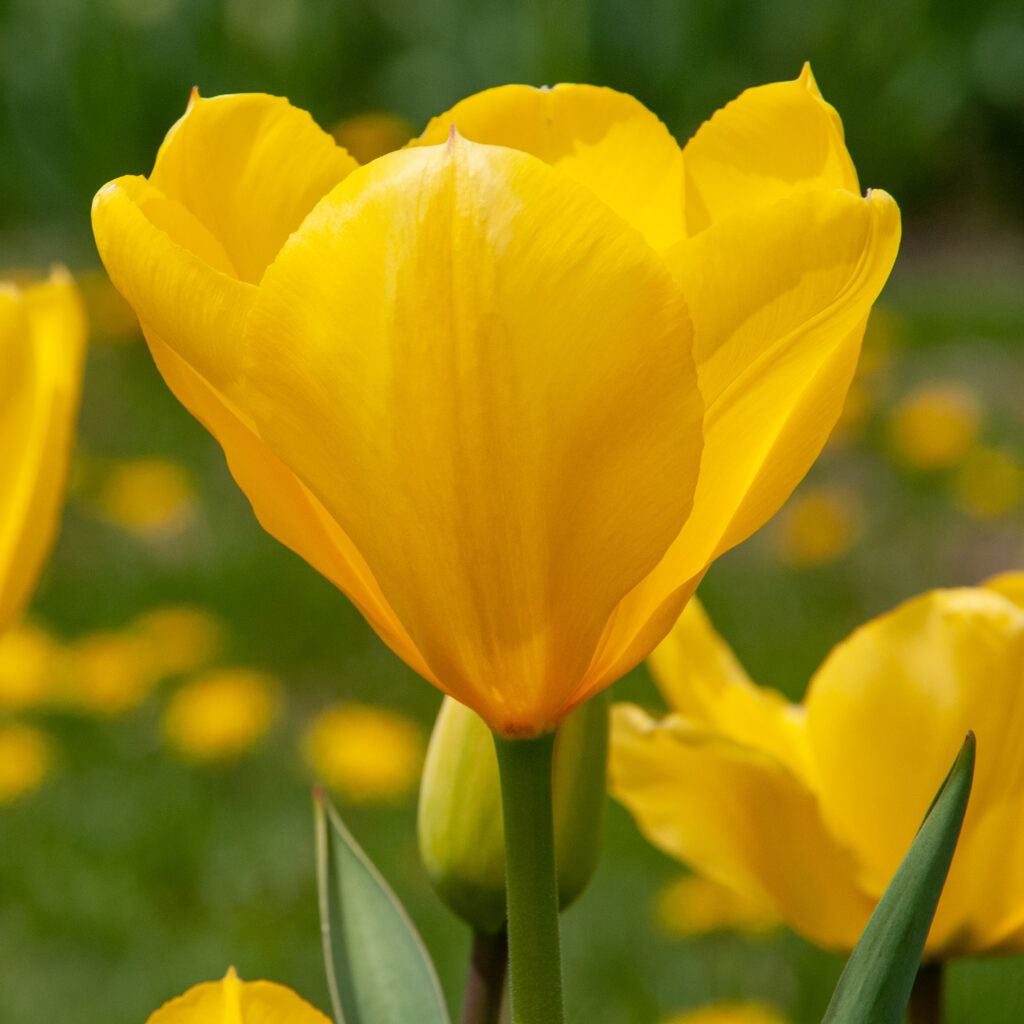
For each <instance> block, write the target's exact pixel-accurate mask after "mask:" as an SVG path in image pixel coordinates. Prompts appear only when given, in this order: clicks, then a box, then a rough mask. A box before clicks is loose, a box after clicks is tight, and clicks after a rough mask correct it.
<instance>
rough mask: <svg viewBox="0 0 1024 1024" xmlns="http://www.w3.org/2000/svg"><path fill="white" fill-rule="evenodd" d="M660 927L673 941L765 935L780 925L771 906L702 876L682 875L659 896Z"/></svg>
mask: <svg viewBox="0 0 1024 1024" xmlns="http://www.w3.org/2000/svg"><path fill="white" fill-rule="evenodd" d="M656 913H657V922H658V927H659V928H660V929H661V931H663V932H664V933H665V934H666V935H668V936H670V937H671V938H674V939H684V938H690V937H692V936H695V935H708V934H710V933H712V932H723V931H735V932H745V933H747V934H755V935H759V934H764V933H766V932H771V931H774V930H775V929H776V928H778V926H779V925H780V924H781V919H780V918H779V915H778V912H777V911H776V910H774V909H773V907H772V906H771V904H769V903H766V902H765V901H763V900H759V899H757V898H756V897H752V896H749V895H746V894H744V893H739V892H737V891H736V890H735V889H731V888H729V887H727V886H724V885H720V884H719V883H718V882H715V881H712V880H711V879H710V878H705V877H704V876H703V875H680V876H679V878H677V879H676V880H675V881H673V882H670V883H669V884H668V885H666V886H664V888H662V889H661V891H660V892H659V893H658V897H657V903H656Z"/></svg>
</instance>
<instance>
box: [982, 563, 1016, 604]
mask: <svg viewBox="0 0 1024 1024" xmlns="http://www.w3.org/2000/svg"><path fill="white" fill-rule="evenodd" d="M982 586H983V587H984V588H985V589H986V590H994V591H995V592H996V593H997V594H1002V595H1003V597H1005V598H1008V599H1009V600H1010V601H1012V602H1013V603H1014V604H1015V605H1017V606H1018V607H1019V608H1024V572H1003V573H1000V574H999V575H998V576H992V577H990V578H989V579H987V580H985V582H984V583H982Z"/></svg>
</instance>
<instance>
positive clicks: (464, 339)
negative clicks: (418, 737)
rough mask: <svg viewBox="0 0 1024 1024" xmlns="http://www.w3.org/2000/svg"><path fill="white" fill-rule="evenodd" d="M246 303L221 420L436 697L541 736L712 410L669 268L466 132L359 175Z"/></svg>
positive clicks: (623, 231) (676, 506) (655, 548)
mask: <svg viewBox="0 0 1024 1024" xmlns="http://www.w3.org/2000/svg"><path fill="white" fill-rule="evenodd" d="M382 269H383V270H384V271H386V272H382ZM260 293H261V294H260V301H259V303H258V306H257V308H256V309H255V310H254V314H253V316H252V319H251V322H250V343H251V351H250V355H249V361H248V365H247V368H246V373H245V378H244V380H242V381H239V383H238V385H237V387H236V388H235V389H234V390H233V391H232V396H233V399H234V400H235V402H236V404H237V405H239V406H243V407H245V408H246V409H247V410H249V411H251V413H252V415H253V419H254V421H255V422H256V423H257V424H258V428H259V430H260V433H261V435H262V436H263V437H264V438H265V439H266V441H267V443H268V444H269V445H270V447H271V448H272V449H273V450H274V451H275V452H277V453H278V454H279V455H281V457H282V458H283V459H284V460H285V461H286V462H287V463H288V465H289V466H290V467H292V468H293V469H294V470H295V471H296V473H297V475H299V476H300V477H301V478H302V479H303V480H304V482H305V483H306V484H307V486H309V488H310V489H311V490H312V491H313V492H314V493H315V494H316V495H317V496H318V498H319V499H320V500H321V501H322V502H323V504H324V506H325V508H327V509H328V510H329V512H330V514H331V516H332V517H333V518H334V520H335V521H336V522H337V523H338V524H339V525H340V526H341V528H342V529H343V530H344V531H345V533H346V534H347V535H348V536H349V537H351V538H352V540H353V542H354V543H355V545H356V547H357V548H358V550H359V551H360V552H361V553H362V555H363V557H364V558H365V559H366V563H367V565H368V566H369V567H370V569H371V570H372V572H373V575H374V576H375V578H376V579H377V581H378V583H379V584H380V587H381V590H382V592H383V593H384V595H385V596H386V598H387V600H388V602H389V604H390V605H391V607H392V608H394V610H395V612H396V614H397V615H398V617H399V619H400V621H401V622H402V623H403V624H404V625H405V627H406V629H407V630H408V632H409V635H410V636H411V638H412V639H413V641H414V642H415V644H416V646H417V648H418V649H419V651H420V652H421V653H422V655H423V657H424V660H425V661H426V662H427V664H428V665H429V666H430V668H431V670H432V671H433V673H434V675H435V676H436V678H437V679H439V680H440V681H441V683H442V685H443V686H444V687H445V688H446V689H447V690H449V692H451V693H452V694H454V695H455V696H457V697H458V698H459V699H460V700H462V701H463V702H464V703H467V704H469V705H470V706H471V707H473V708H474V709H475V710H477V711H478V712H479V713H480V714H481V715H482V716H483V717H484V718H485V720H487V721H488V723H489V724H490V725H491V726H492V727H493V728H496V729H498V730H499V731H502V732H504V733H506V734H509V735H511V734H514V733H517V732H526V733H533V732H537V731H543V730H545V729H549V728H553V727H554V725H555V724H556V723H557V721H558V720H559V719H560V718H561V717H562V716H563V715H564V713H565V712H566V711H567V710H568V708H567V706H566V705H567V701H568V699H569V697H570V695H571V693H572V690H573V688H574V687H575V685H576V683H577V681H578V680H579V679H580V678H581V677H582V676H583V673H584V670H585V668H586V664H587V662H588V660H589V658H590V653H591V652H592V651H593V649H594V647H595V646H596V643H597V638H598V636H599V635H600V632H601V630H602V628H603V625H604V622H605V620H606V618H607V616H608V614H609V613H610V611H611V608H612V606H613V605H614V603H615V601H616V600H617V599H618V597H619V595H620V594H622V593H623V592H624V591H626V590H628V589H629V588H630V587H631V586H632V585H633V584H634V583H636V582H637V581H638V580H639V579H640V578H641V577H642V576H643V574H644V573H645V572H647V571H648V570H649V569H650V568H651V567H652V566H653V564H654V563H655V562H656V560H657V559H658V557H660V555H661V553H662V552H663V550H664V548H665V546H666V545H667V543H668V541H669V540H670V539H671V538H672V536H674V535H675V534H676V533H677V532H678V530H679V527H680V525H681V522H682V519H683V517H685V515H686V512H687V509H688V507H689V501H690V495H691V493H692V487H693V479H694V476H695V473H696V468H697V463H698V459H699V455H700V429H699V418H700V413H701V405H700V397H699V394H698V393H697V389H696V386H695V380H694V374H693V368H692V364H691V363H690V360H689V345H688V339H689V325H688V321H687V318H686V313H685V309H684V308H683V306H682V303H681V301H680V298H679V296H678V292H677V291H676V290H675V289H674V288H673V287H672V283H671V280H670V279H669V277H668V276H667V275H666V274H665V271H664V269H663V267H662V265H661V264H660V262H659V261H658V260H657V259H656V258H655V257H654V254H653V253H652V252H651V250H650V249H649V248H648V247H647V246H646V245H645V244H644V243H643V242H642V240H641V239H640V238H639V236H636V235H634V233H633V232H631V231H630V230H629V228H628V227H627V226H626V225H625V224H623V223H622V222H621V221H619V220H617V219H616V218H614V217H613V215H611V214H610V213H609V212H608V211H607V208H606V207H604V206H603V205H602V204H600V203H598V202H597V201H595V200H594V199H593V198H592V197H591V196H590V195H589V194H588V193H587V192H586V191H585V190H583V189H580V188H579V187H577V186H575V185H573V183H572V182H570V181H569V180H568V179H567V178H566V177H564V176H563V175H561V174H558V173H557V172H555V171H553V170H551V169H550V168H549V167H547V166H546V165H545V164H543V163H542V162H540V161H539V160H535V159H533V158H532V157H529V156H527V155H525V154H520V153H514V152H512V151H511V150H504V149H499V148H496V147H490V146H478V145H475V144H473V143H471V142H467V141H464V140H460V139H457V138H456V139H453V141H452V142H451V143H450V144H446V145H445V146H440V147H433V148H421V149H411V150H405V151H403V152H401V153H397V154H392V155H390V156H387V157H382V158H381V159H380V160H377V161H374V163H373V164H370V165H368V166H367V167H365V168H362V169H361V170H359V171H357V172H356V173H355V174H353V175H352V176H351V177H349V178H348V179H347V180H346V181H345V182H344V183H342V185H341V186H339V188H338V189H337V190H335V192H334V193H332V194H331V196H330V197H329V198H328V200H327V201H325V202H324V203H322V204H321V205H320V206H319V207H318V208H317V210H316V211H315V213H314V214H313V215H311V216H310V217H309V218H308V219H307V220H306V222H305V224H304V226H303V229H302V231H301V232H300V233H299V234H297V235H296V236H295V237H294V238H293V240H292V242H291V243H290V244H289V245H288V246H287V247H286V248H285V250H284V251H283V252H282V254H281V255H280V256H279V257H278V260H277V261H276V263H275V264H274V265H273V266H272V267H271V268H270V270H268V272H267V275H266V277H265V279H264V282H263V285H262V287H261V289H260ZM639 339H642V342H643V358H642V359H640V358H637V352H636V348H635V346H634V344H633V342H634V341H637V340H639ZM627 341H629V343H625V342H627ZM610 382H614V392H613V393H610V392H609V383H610ZM613 397H614V400H612V398H613ZM356 398H358V400H355V399H356ZM339 466H343V467H345V468H344V472H343V473H341V474H339V472H338V467H339ZM641 509H642V512H640V511H639V510H641Z"/></svg>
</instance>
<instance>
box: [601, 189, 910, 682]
mask: <svg viewBox="0 0 1024 1024" xmlns="http://www.w3.org/2000/svg"><path fill="white" fill-rule="evenodd" d="M899 233H900V228H899V211H898V209H897V208H896V204H895V203H894V202H893V201H892V199H891V198H890V197H889V196H888V195H886V194H885V193H884V192H873V193H871V195H870V196H869V197H868V198H867V199H859V198H858V197H856V196H853V195H851V194H850V193H848V192H843V191H831V192H812V193H806V194H798V195H794V196H792V197H790V198H787V199H784V200H782V201H780V202H777V203H774V204H773V205H771V206H769V207H767V208H765V209H758V210H753V211H747V212H744V213H739V214H737V215H736V216H732V217H728V218H726V219H725V220H723V221H722V222H721V223H718V224H715V225H713V226H712V227H710V228H709V229H708V230H707V231H704V232H702V233H701V234H700V235H698V236H697V237H696V238H693V239H689V240H687V241H685V242H683V243H681V244H680V245H678V246H676V247H675V248H674V249H673V250H672V251H671V252H670V253H668V259H669V261H670V262H671V263H672V264H673V265H674V268H675V270H676V273H677V275H678V278H679V280H680V282H681V287H682V290H683V294H684V295H686V298H687V304H688V308H689V309H690V315H691V319H692V320H693V324H694V354H695V358H696V360H697V373H698V378H699V380H700V387H701V393H702V395H703V397H704V401H705V404H706V413H705V417H704V452H703V455H702V460H701V469H700V477H699V479H698V482H697V493H696V495H695V496H694V505H693V512H692V514H691V515H690V518H689V519H688V520H687V522H686V524H685V525H684V527H683V529H682V530H681V531H680V533H679V536H678V537H677V538H676V540H675V542H674V543H673V544H672V546H671V547H670V548H669V550H668V552H667V553H666V554H665V557H664V558H663V559H662V560H661V562H660V563H659V565H658V566H657V568H656V569H655V570H654V571H653V572H651V573H650V574H649V575H648V576H647V577H646V578H645V579H644V580H643V581H642V582H641V583H640V584H639V585H638V586H637V587H636V588H635V589H634V590H633V592H632V593H630V594H628V595H626V597H625V598H623V600H622V601H621V602H620V604H619V607H618V608H617V609H616V613H615V616H614V617H613V618H612V619H611V621H610V622H609V624H608V628H607V629H606V632H605V635H604V637H603V639H602V645H601V648H600V650H599V651H598V654H597V656H596V657H595V659H594V663H593V664H592V666H591V669H590V672H589V673H588V678H590V679H593V680H595V682H594V685H593V688H594V689H598V688H600V686H601V685H606V683H607V682H608V681H611V680H613V679H616V678H618V677H619V676H621V675H622V674H623V673H625V672H626V671H628V670H629V669H630V668H632V667H633V665H635V664H636V663H637V662H638V661H640V660H642V659H643V658H644V657H646V656H647V655H648V654H649V653H650V651H651V649H652V648H653V647H654V646H655V645H656V644H657V643H658V641H659V640H660V639H661V638H662V636H664V635H665V633H666V632H667V631H668V629H669V628H670V627H671V624H672V622H674V621H675V619H676V618H677V617H678V615H679V614H680V612H681V611H682V609H683V606H684V604H685V602H686V600H688V599H689V597H690V595H691V594H692V593H693V591H694V590H695V589H696V586H697V584H698V583H699V581H700V579H701V576H702V575H703V573H704V571H705V570H706V568H707V566H708V565H709V564H710V563H711V561H712V560H713V559H715V558H717V557H718V556H719V555H720V554H722V553H723V552H724V551H727V550H728V549H729V548H731V547H732V546H734V545H735V544H738V543H739V542H740V541H742V540H744V539H746V537H748V536H749V535H750V534H751V533H753V532H754V530H756V529H757V528H758V527H759V526H761V525H762V524H763V523H764V522H765V521H766V520H767V519H768V518H770V517H771V516H772V515H773V514H774V513H775V512H776V511H778V509H779V507H780V506H781V505H782V503H783V502H784V501H785V499H786V498H787V497H788V496H789V494H790V493H791V492H792V490H793V488H794V487H795V486H796V485H797V483H798V482H799V481H800V480H801V479H802V477H803V476H804V474H805V473H806V472H807V470H808V469H809V468H810V465H811V463H812V462H813V461H814V459H815V457H816V456H817V454H818V452H820V450H821V448H822V447H823V446H824V444H825V441H826V440H827V438H828V435H829V433H830V431H831V429H832V427H833V426H834V425H835V422H836V420H837V418H838V416H839V413H840V411H841V408H842V404H843V399H844V397H845V395H846V391H847V389H848V387H849V384H850V380H851V379H852V377H853V373H854V369H855V367H856V362H857V356H858V354H859V352H860V342H861V338H862V336H863V331H864V324H865V322H866V320H867V315H868V312H869V310H870V308H871V304H872V303H873V302H874V300H875V298H876V297H877V295H878V293H879V291H880V290H881V288H882V285H883V284H884V283H885V279H886V277H887V276H888V273H889V270H890V269H891V267H892V264H893V261H894V260H895V257H896V250H897V247H898V245H899Z"/></svg>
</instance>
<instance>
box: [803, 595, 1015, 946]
mask: <svg viewBox="0 0 1024 1024" xmlns="http://www.w3.org/2000/svg"><path fill="white" fill-rule="evenodd" d="M1022 668H1024V611H1022V610H1021V609H1020V608H1018V607H1017V606H1016V605H1014V604H1013V603H1012V602H1010V601H1009V600H1007V599H1005V598H1003V597H1001V596H1000V595H999V594H997V593H994V592H991V591H986V590H983V589H971V590H967V589H964V590H948V591H933V592H931V593H928V594H925V595H923V596H921V597H918V598H914V599H913V600H911V601H908V602H907V603H906V604H903V605H901V606H900V607H899V608H897V609H896V610H895V611H893V612H891V613H889V614H887V615H884V616H882V617H881V618H878V619H875V620H873V621H872V622H869V623H867V624H866V625H865V626H862V627H861V628H860V629H859V630H857V631H856V632H855V633H853V634H852V635H851V636H850V637H849V638H848V639H847V640H846V641H844V642H843V643H842V644H840V645H839V646H838V647H836V648H835V650H834V651H833V652H832V654H831V655H830V656H829V657H828V659H826V661H825V662H824V663H823V664H822V666H821V668H820V669H819V670H818V672H817V673H816V675H815V677H814V679H813V680H812V682H811V686H810V689H809V690H808V695H807V700H806V705H807V729H808V737H809V740H810V743H811V746H812V750H813V755H814V759H815V764H816V767H817V777H818V785H819V791H820V794H821V800H822V806H823V807H824V808H825V814H826V816H827V820H828V824H829V827H830V828H831V829H832V830H833V831H834V832H835V834H836V835H837V837H838V838H839V839H840V841H845V842H848V843H850V844H851V845H853V846H855V848H856V849H857V850H858V851H860V855H861V858H862V861H863V864H864V868H865V873H864V875H863V880H864V884H865V885H868V886H870V887H872V888H873V889H874V890H875V891H878V892H880V891H881V889H882V888H883V887H884V886H885V885H886V884H887V882H888V880H889V877H890V876H891V874H892V872H893V871H894V870H895V868H896V865H897V864H899V862H900V859H901V857H902V855H903V852H904V850H905V849H906V847H907V846H909V844H910V841H911V839H912V838H913V836H914V832H915V830H916V828H917V826H918V824H919V823H920V820H921V817H922V816H923V814H924V812H925V811H926V810H927V809H928V805H929V802H930V800H931V797H932V795H933V792H934V790H935V789H936V787H937V786H938V785H939V783H940V782H941V780H942V778H943V777H944V775H945V771H946V764H947V762H949V761H950V760H952V758H953V755H954V754H955V753H956V751H957V750H958V749H959V747H960V744H961V743H962V742H963V737H964V735H965V734H966V733H967V731H968V730H973V731H974V732H975V733H976V735H977V738H978V755H977V769H976V774H975V783H974V788H973V791H972V795H971V802H970V805H969V807H968V810H967V817H966V819H965V822H964V827H963V833H962V835H961V839H960V844H959V847H958V849H957V852H956V855H955V857H954V859H953V866H952V868H951V870H950V874H949V879H948V881H947V883H946V888H945V891H944V893H943V896H942V899H941V901H940V903H939V909H938V913H937V914H936V917H935V922H934V924H933V927H932V932H931V935H930V937H929V942H928V947H927V948H928V951H929V953H930V954H931V955H936V954H941V955H943V956H948V955H963V954H968V953H971V952H980V951H982V950H984V949H986V948H991V947H993V946H996V945H998V943H999V941H1000V940H1001V939H1002V938H1003V937H1004V936H1005V935H1006V934H1007V933H1009V932H1010V931H1012V930H1015V929H1017V928H1019V927H1020V926H1021V924H1022V919H1024V899H1022V896H1024V833H1022V831H1021V829H1020V818H1021V804H1020V793H1021V792H1024V748H1022V746H1021V743H1020V737H1021V735H1022V733H1024V675H1022ZM893 779H899V785H898V786H897V785H893Z"/></svg>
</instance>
